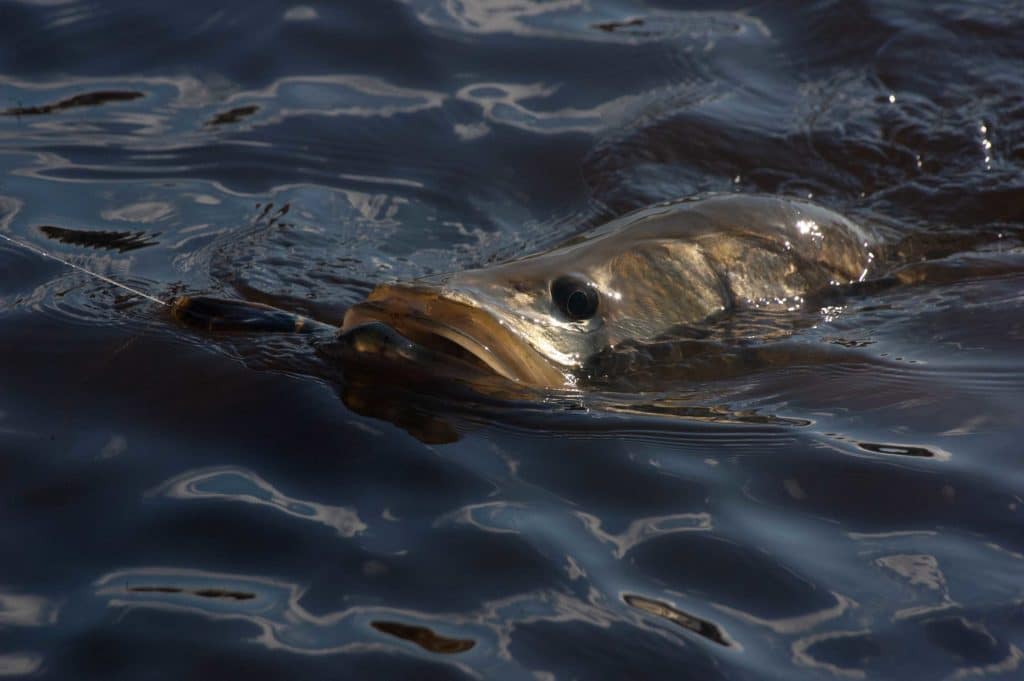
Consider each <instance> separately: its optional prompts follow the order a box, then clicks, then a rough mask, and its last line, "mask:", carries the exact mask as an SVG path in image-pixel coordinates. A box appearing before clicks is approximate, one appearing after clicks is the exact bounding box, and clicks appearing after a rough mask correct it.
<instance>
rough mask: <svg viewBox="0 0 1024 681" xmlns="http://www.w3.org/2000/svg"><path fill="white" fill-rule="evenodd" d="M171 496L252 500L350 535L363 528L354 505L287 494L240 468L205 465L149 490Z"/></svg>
mask: <svg viewBox="0 0 1024 681" xmlns="http://www.w3.org/2000/svg"><path fill="white" fill-rule="evenodd" d="M152 494H154V495H158V496H166V497H170V498H172V499H186V500H189V499H190V500H195V499H221V500H225V501H235V502H242V503H245V504H256V505H259V506H262V507H265V508H269V509H273V510H275V511H278V512H281V513H285V514H287V515H290V516H292V517H294V518H299V519H302V520H308V521H311V522H315V523H320V524H322V525H326V526H328V527H331V528H334V529H335V530H336V531H337V532H338V534H340V535H341V536H342V537H346V538H352V537H355V536H356V535H359V534H362V533H363V532H365V531H366V529H367V526H366V523H364V522H363V521H362V520H360V519H359V514H358V513H357V512H356V511H355V509H353V508H350V507H346V506H330V505H328V504H320V503H317V502H313V501H306V500H302V499H294V498H292V497H288V496H286V495H284V494H282V493H281V492H279V491H278V490H277V489H275V488H274V486H273V485H271V484H270V483H269V482H267V481H266V480H264V479H263V478H261V477H260V476H258V475H256V474H255V473H253V472H252V471H248V470H245V469H243V468H206V469H198V470H193V471H189V472H187V473H184V474H182V475H180V476H178V477H177V478H173V479H171V480H168V481H167V482H165V483H164V484H163V485H161V486H160V487H159V488H157V489H156V490H154V491H153V492H152Z"/></svg>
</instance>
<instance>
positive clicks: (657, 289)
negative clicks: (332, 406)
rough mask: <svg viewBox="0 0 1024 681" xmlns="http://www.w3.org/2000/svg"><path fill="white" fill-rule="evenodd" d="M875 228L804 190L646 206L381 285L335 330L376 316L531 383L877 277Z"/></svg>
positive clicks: (558, 379)
mask: <svg viewBox="0 0 1024 681" xmlns="http://www.w3.org/2000/svg"><path fill="white" fill-rule="evenodd" d="M876 247H877V236H876V235H875V234H873V233H872V232H870V231H868V230H866V229H865V228H863V227H861V226H859V225H856V224H854V223H853V222H851V221H850V220H848V219H846V218H844V217H843V216H841V215H838V214H837V213H835V212H833V211H830V210H828V209H825V208H822V207H820V206H816V205H814V204H811V203H807V202H804V201H798V200H793V199H784V198H777V197H767V196H751V195H723V196H716V197H711V198H705V199H701V200H694V201H684V202H679V203H673V204H667V205H661V206H656V207H653V208H648V209H645V210H642V211H639V212H636V213H632V214H630V215H627V216H625V217H622V218H620V219H617V220H614V221H612V222H611V223H608V224H607V225H605V226H603V227H602V228H600V229H598V230H596V231H594V232H591V233H589V234H587V235H586V236H583V237H579V238H575V239H573V240H570V241H569V242H567V243H564V244H562V245H561V246H559V247H557V248H555V249H553V250H550V251H548V252H545V253H540V254H537V255H532V256H529V257H525V258H522V259H518V260H513V261H510V262H506V263H503V264H500V265H496V266H493V267H488V268H485V269H474V270H467V271H464V272H460V273H457V274H451V275H445V276H443V277H437V278H428V279H423V280H418V281H415V282H412V283H397V284H384V285H380V286H378V287H377V288H376V289H374V290H373V291H372V292H371V293H370V295H369V296H368V298H367V300H366V301H364V302H362V303H359V304H357V305H355V306H354V307H352V308H350V309H349V310H348V312H347V313H346V315H345V318H344V322H343V326H342V333H343V334H350V335H351V334H352V333H353V332H356V333H358V332H357V331H356V330H357V329H358V328H359V327H361V326H363V325H366V324H368V323H378V324H379V323H381V322H382V323H384V324H386V325H387V326H389V327H391V329H393V330H395V331H397V332H398V333H399V334H401V336H403V337H405V338H406V339H408V340H409V341H412V342H413V343H415V344H417V345H419V346H422V347H425V348H429V349H430V350H431V351H433V352H434V353H437V352H440V353H442V354H444V355H448V356H452V357H454V358H456V359H458V360H460V361H463V362H469V363H472V364H476V365H477V366H482V367H486V368H488V369H489V370H490V371H493V372H495V373H497V374H499V375H501V376H503V377H505V378H507V379H510V380H512V381H516V382H519V383H522V384H526V385H531V386H540V387H558V386H564V385H567V384H572V383H574V381H575V372H576V371H577V370H578V369H579V368H580V367H582V366H583V365H584V363H585V362H586V361H587V359H588V358H589V357H592V356H594V355H595V354H596V353H599V352H602V351H605V350H606V349H609V348H614V347H615V346H616V345H618V344H620V343H622V342H624V341H627V340H628V341H634V342H644V341H649V340H654V339H656V338H658V337H659V336H662V335H664V334H666V333H667V332H669V331H670V330H671V329H672V328H673V327H677V326H680V325H687V324H695V323H698V322H700V321H701V320H704V319H705V318H707V317H708V316H710V315H712V314H715V313H719V312H722V311H726V310H732V309H737V308H742V307H745V306H757V307H774V308H783V309H786V308H793V307H796V306H799V305H800V304H801V303H802V301H803V297H804V296H805V295H806V294H808V293H811V292H815V291H820V290H822V289H826V288H827V287H830V286H841V285H847V284H849V283H852V282H857V281H862V280H864V279H866V278H869V277H873V276H875V274H876V272H875V269H876V268H877V267H878V264H877V261H876V258H875V255H874V252H875V249H876Z"/></svg>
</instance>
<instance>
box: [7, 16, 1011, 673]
mask: <svg viewBox="0 0 1024 681" xmlns="http://www.w3.org/2000/svg"><path fill="white" fill-rule="evenodd" d="M1022 35H1024V10H1022V6H1021V4H1020V3H1019V2H1016V1H1013V0H1006V1H1004V2H998V1H991V2H970V3H964V2H941V1H932V2H896V1H890V2H813V3H770V4H763V5H753V6H751V5H732V4H731V3H707V4H705V5H700V4H697V3H693V4H691V5H689V6H687V5H686V4H685V3H671V2H663V1H660V0H656V1H651V2H646V3H645V2H640V1H639V0H616V1H607V2H606V1H605V0H591V1H589V2H583V1H582V0H552V1H548V2H541V1H540V0H518V1H515V2H510V1H506V0H492V1H490V2H483V1H482V0H402V1H397V0H390V1H380V0H373V1H372V2H370V1H367V2H350V3H330V4H329V3H323V4H309V5H288V4H279V3H274V2H257V3H253V2H223V3H219V5H218V6H213V5H212V4H211V3H199V2H188V1H185V2H177V3H173V4H164V5H162V4H160V3H140V2H128V1H126V0H110V1H107V0H104V1H103V2H99V1H97V0H92V1H78V0H14V1H12V0H0V37H2V40H0V113H2V115H0V233H2V234H4V235H7V236H9V237H11V238H15V239H18V240H20V241H22V242H24V243H27V244H29V245H32V246H34V247H36V248H39V249H43V250H46V251H48V252H51V253H53V254H55V255H57V256H59V257H61V258H64V259H67V260H68V261H70V262H72V263H74V264H77V265H79V266H81V267H85V268H88V269H90V270H93V271H96V272H98V273H101V274H104V275H106V276H109V277H111V278H114V279H116V280H118V281H121V282H123V283H125V284H127V285H130V286H132V287H135V288H137V289H139V290H141V291H144V292H147V293H149V294H151V295H153V296H156V297H157V298H160V299H166V298H169V297H171V296H173V295H175V294H178V293H180V292H190V293H211V294H216V295H221V296H238V297H245V298H248V299H250V300H270V301H274V302H276V303H277V304H281V305H285V306H287V307H290V308H291V309H295V310H299V311H304V312H316V313H317V314H318V315H320V316H322V317H328V318H329V317H331V316H332V315H335V316H337V315H340V313H341V311H343V310H344V309H345V308H346V307H347V306H348V305H350V304H352V303H353V302H356V301H358V300H360V299H362V298H363V297H364V296H365V295H366V293H367V292H368V291H369V290H370V289H371V288H372V286H373V285H375V284H376V283H378V282H382V281H389V280H393V279H396V278H407V277H412V276H418V275H423V274H429V273H433V272H442V271H449V270H455V269H460V268H464V267H467V266H476V265H481V264H485V263H487V262H491V261H494V260H500V259H504V258H508V257H511V256H515V255H520V254H523V253H526V252H529V251H532V250H536V249H542V248H545V247H548V246H551V245H554V244H557V243H558V242H560V241H562V240H563V239H565V238H566V237H568V236H570V235H573V234H577V233H581V232H584V231H586V230H588V229H590V228H592V227H594V226H596V225H599V224H601V223H602V222H604V221H606V220H608V219H610V218H612V217H614V216H616V215H620V214H622V213H625V212H627V211H629V210H631V209H634V208H639V207H642V206H646V205H648V204H651V203H653V202H657V201H661V200H666V199H674V198H678V197H684V196H691V195H696V194H700V193H704V192H722V191H725V192H732V191H736V192H764V193H773V194H787V195H793V196H799V197H812V198H813V200H815V201H817V202H819V203H822V204H823V205H826V206H829V207H831V208H833V209H835V210H838V211H840V212H842V213H845V214H847V215H849V216H851V217H853V218H855V219H857V220H860V221H862V222H865V223H870V224H872V225H875V226H876V227H877V228H879V229H882V230H883V231H885V232H886V233H888V234H890V235H891V236H892V237H893V238H894V239H896V238H902V237H906V236H907V235H910V234H916V235H919V237H920V240H921V241H920V243H921V244H922V245H921V249H922V253H926V252H927V251H928V249H929V248H932V246H934V244H936V243H940V244H946V245H947V246H948V244H958V243H964V244H972V246H971V248H981V249H982V250H984V251H985V255H983V256H980V257H983V258H984V259H985V260H986V261H987V262H990V263H991V262H996V261H998V262H1003V263H1004V264H1007V267H1005V268H1004V270H1003V271H1002V273H1001V274H999V275H998V276H985V277H966V278H965V276H963V275H960V276H950V277H948V278H947V279H948V280H947V281H941V282H932V283H928V284H923V285H919V286H906V287H896V288H891V289H886V290H882V291H877V292H874V293H869V294H867V295H863V296H857V297H855V298H851V299H849V300H841V301H837V302H836V304H835V305H829V306H825V307H824V308H823V309H821V310H817V311H812V312H811V315H812V317H813V318H812V319H809V320H807V319H805V320H804V321H803V322H802V323H801V324H799V325H798V327H799V329H798V330H797V332H796V333H795V334H793V335H786V337H783V338H773V337H771V334H770V333H765V332H764V330H765V329H768V330H770V329H773V328H776V327H777V326H778V325H777V320H772V319H762V318H758V317H756V316H754V317H752V318H749V317H740V318H736V319H733V320H732V321H731V322H729V323H728V324H727V325H726V326H727V327H728V328H725V329H719V330H718V331H720V332H721V334H722V335H720V336H713V337H712V339H711V340H709V341H707V342H705V344H704V345H700V344H698V345H697V346H692V345H691V346H686V347H688V348H689V350H685V349H684V350H683V351H680V350H679V349H678V347H677V348H676V349H674V350H672V349H668V350H664V352H668V353H672V352H675V353H677V354H675V355H672V354H669V355H668V359H669V360H672V361H673V362H676V364H677V365H678V368H679V370H678V371H676V372H674V373H672V372H669V373H667V374H666V373H665V372H663V371H662V370H661V368H663V367H664V366H665V361H664V360H665V357H664V356H662V357H661V360H660V363H659V361H658V357H657V356H656V355H657V353H658V352H659V351H660V350H659V349H657V348H655V349H653V350H651V349H647V350H644V352H645V353H648V356H647V359H650V356H654V363H653V365H652V364H651V363H650V362H648V363H647V364H644V362H639V363H638V362H635V361H632V360H635V359H636V358H635V357H634V358H632V360H630V361H629V362H626V366H628V367H629V370H630V371H631V372H633V373H631V374H629V376H628V377H627V378H629V379H630V380H626V381H625V382H623V381H619V382H618V383H617V384H616V385H615V390H611V391H608V392H604V393H600V394H596V395H593V396H590V397H589V398H588V399H582V398H581V399H579V400H576V399H574V398H573V397H572V396H568V397H566V396H553V397H552V398H551V399H548V400H536V399H512V400H502V399H496V398H490V397H485V396H482V395H476V394H473V393H472V392H467V391H463V392H459V391H452V390H446V391H443V392H436V391H435V388H436V386H433V385H432V384H430V382H429V381H428V380H426V379H423V382H422V383H421V382H420V379H417V380H415V381H413V382H412V386H411V387H410V386H409V385H396V384H395V382H394V381H387V380H381V379H380V377H379V376H374V375H373V374H372V373H370V374H369V375H368V376H357V375H355V374H353V373H349V374H346V373H345V372H339V371H338V370H337V369H336V368H335V367H334V366H333V365H332V363H331V362H330V360H329V358H325V357H324V355H323V354H322V353H320V352H319V351H318V350H317V349H316V348H315V347H313V346H311V345H310V343H309V342H308V341H306V340H305V339H301V338H300V339H296V338H293V337H286V336H280V335H258V336H229V337H226V336H218V335H215V334H203V333H198V332H195V331H191V330H186V329H183V328H182V327H180V326H178V325H176V324H175V323H174V322H173V321H171V320H170V319H169V317H168V316H167V315H166V314H165V312H164V311H163V310H162V309H160V306H158V305H155V304H153V303H150V302H147V301H146V300H145V299H143V298H140V297H138V296H134V295H131V294H130V293H128V292H126V291H124V290H121V289H118V288H115V287H112V286H110V285H107V284H105V283H103V282H101V281H97V280H96V279H93V278H90V277H88V276H86V275H83V274H81V273H79V272H76V271H74V270H71V269H69V268H67V267H64V266H63V265H60V264H58V263H56V262H54V261H53V260H47V259H45V258H42V257H40V256H39V255H38V254H36V253H33V252H30V251H29V250H27V249H25V248H21V247H19V246H16V245H13V244H11V243H9V242H7V241H0V486H2V493H0V500H2V501H0V504H2V516H0V517H2V524H0V527H2V529H0V547H2V549H3V554H4V556H5V560H4V562H3V567H2V568H0V632H2V637H0V675H11V676H18V675H39V676H46V677H51V678H75V679H83V678H103V679H110V678H130V679H136V678H143V677H146V678H150V677H160V678H200V677H210V678H214V677H241V676H247V677H255V678H284V677H287V678H320V677H324V678H459V677H482V678H524V677H531V676H532V677H533V678H540V679H545V678H560V679H561V678H641V677H653V676H655V675H660V676H671V677H673V678H693V679H712V678H747V679H761V678H775V679H790V678H836V677H838V678H935V679H938V678H975V677H993V678H1019V676H1020V675H1021V674H1024V671H1022V670H1024V664H1022V658H1024V653H1022V649H1024V609H1022V603H1024V580H1022V575H1024V534H1022V527H1024V525H1022V518H1021V514H1022V513H1024V508H1022V507H1021V506H1022V503H1024V502H1022V498H1021V495H1022V494H1024V466H1022V464H1021V461H1020V455H1021V450H1020V438H1021V437H1022V435H1024V431H1022V426H1021V414H1022V410H1021V406H1020V405H1021V398H1022V397H1024V359H1022V354H1021V351H1020V348H1021V341H1022V340H1024V276H1021V275H1020V274H1014V273H1013V272H1014V271H1015V270H1016V271H1018V272H1019V271H1020V269H1021V268H1020V260H1021V258H1022V256H1021V255H1020V253H1019V252H1018V248H1017V244H1018V243H1019V241H1017V240H1015V239H1013V238H1011V235H1013V234H1019V233H1020V228H1021V226H1022V224H1024V69H1022V68H1021V64H1022V63H1024V40H1021V36H1022ZM930 244H931V245H930ZM979 244H980V246H979ZM943 248H946V251H949V250H954V251H955V250H956V249H949V248H948V247H945V246H944V247H943ZM940 250H941V249H940ZM971 257H975V256H964V255H963V254H961V255H959V256H957V255H954V256H952V257H951V259H948V260H947V264H948V265H949V267H950V268H951V269H952V270H954V271H957V268H958V267H960V265H961V264H963V262H966V261H969V260H970V258H971ZM965 258H966V260H965ZM961 269H963V268H961ZM968 269H969V268H968ZM991 273H992V271H991V268H990V274H991ZM730 325H731V326H730ZM725 337H728V338H732V339H733V340H735V339H740V340H742V342H739V343H734V344H733V345H729V346H728V347H727V351H724V352H723V351H721V348H722V346H721V345H720V344H717V345H716V343H718V341H721V340H722V338H725ZM711 346H714V347H716V348H718V350H719V351H718V352H713V353H709V352H707V350H708V348H709V347H711ZM694 348H696V349H694ZM679 353H682V354H679ZM687 353H689V354H687ZM614 366H615V365H614V363H613V365H612V367H611V368H612V369H613V370H614ZM652 366H653V367H655V368H653V369H652V368H651V367H652ZM645 367H646V368H645ZM659 367H660V368H659ZM645 372H646V373H645ZM655 379H656V380H655ZM616 390H617V391H618V392H615V391H616Z"/></svg>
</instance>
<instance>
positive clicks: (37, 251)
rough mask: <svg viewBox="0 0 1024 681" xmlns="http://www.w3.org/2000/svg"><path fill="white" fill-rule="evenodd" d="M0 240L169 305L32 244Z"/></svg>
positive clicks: (11, 239)
mask: <svg viewBox="0 0 1024 681" xmlns="http://www.w3.org/2000/svg"><path fill="white" fill-rule="evenodd" d="M0 239H3V240H4V241H8V242H10V243H12V244H14V245H15V246H20V247H22V248H24V249H26V250H29V251H32V252H33V253H35V254H36V255H41V256H42V257H44V258H49V259H50V260H55V261H57V262H59V263H60V264H61V265H64V266H66V267H70V268H71V269H73V270H76V271H78V272H81V273H83V274H88V275H89V276H90V277H95V278H96V279H99V280H100V281H104V282H106V283H108V284H110V285H111V286H116V287H118V288H122V289H124V290H125V291H128V292H130V293H134V294H135V295H137V296H141V297H143V298H145V299H146V300H149V301H151V302H154V303H158V304H160V305H163V306H165V307H166V306H167V305H168V304H169V303H167V302H166V301H163V300H160V299H159V298H155V297H153V296H151V295H149V294H148V293H143V292H142V291H140V290H139V289H137V288H132V287H131V286H128V285H127V284H122V283H121V282H119V281H114V280H113V279H111V278H110V277H105V276H103V275H102V274H99V273H98V272H93V271H92V270H87V269H85V268H84V267H82V266H80V265H76V264H75V263H73V262H69V261H67V260H64V259H63V258H61V257H59V256H56V255H54V254H53V253H49V252H47V251H44V250H43V249H41V248H39V247H38V246H33V245H32V244H27V243H25V242H23V241H19V240H18V239H13V238H11V237H9V236H7V235H6V234H4V233H3V232H0Z"/></svg>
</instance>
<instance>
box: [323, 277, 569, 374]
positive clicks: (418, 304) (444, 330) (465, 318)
mask: <svg viewBox="0 0 1024 681" xmlns="http://www.w3.org/2000/svg"><path fill="white" fill-rule="evenodd" d="M371 322H381V323H383V324H386V325H387V326H389V327H390V328H392V329H394V330H395V331H396V332H397V333H399V334H400V335H402V336H404V337H405V338H407V339H408V340H410V341H412V342H413V343H416V344H417V345H420V346H423V347H426V348H428V349H430V350H431V351H434V352H435V353H439V354H441V355H445V356H448V357H451V358H452V359H455V360H458V361H460V362H462V363H464V364H470V365H473V366H475V367H477V368H479V369H481V370H485V371H487V372H490V373H495V374H498V375H499V376H503V377H504V378H507V379H509V380H512V381H515V382H518V383H524V384H527V385H532V386H552V387H553V386H561V385H564V384H565V382H566V378H565V375H564V373H563V372H561V371H559V370H558V368H557V367H555V366H554V365H553V364H552V363H551V362H550V361H549V360H548V359H547V358H546V357H544V356H543V355H541V354H540V353H539V352H537V350H535V349H534V348H533V346H531V345H530V344H529V343H527V342H526V341H524V340H523V339H521V338H520V337H519V336H517V335H516V334H515V333H514V332H512V331H511V330H509V329H508V328H507V327H506V326H504V325H503V324H501V322H500V321H499V320H498V319H497V318H496V317H495V316H493V315H492V314H490V313H489V312H487V311H486V310H484V309H482V308H479V307H476V306H474V305H470V304H468V303H464V302H461V301H458V300H453V299H452V298H449V297H447V296H445V295H444V293H443V292H442V291H440V290H438V289H436V288H431V287H428V286H422V285H415V284H382V285H380V286H378V287H377V288H375V289H374V290H373V291H371V292H370V295H369V296H367V298H366V300H365V301H364V302H362V303H358V304H356V305H354V306H352V307H351V308H349V310H348V312H346V313H345V319H344V321H343V322H342V326H341V332H342V333H345V332H347V331H349V330H350V329H353V328H355V327H357V326H361V325H363V324H368V323H371Z"/></svg>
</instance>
